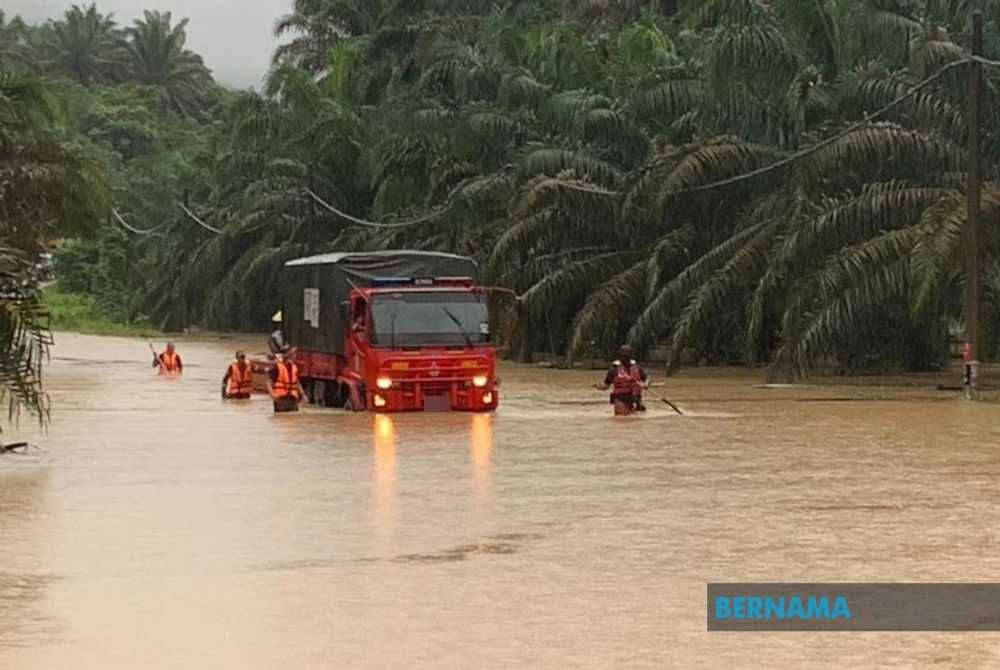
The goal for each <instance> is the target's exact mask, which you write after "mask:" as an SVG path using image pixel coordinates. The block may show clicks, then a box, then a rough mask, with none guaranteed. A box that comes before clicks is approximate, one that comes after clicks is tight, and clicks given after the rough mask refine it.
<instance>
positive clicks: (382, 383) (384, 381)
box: [375, 377, 392, 391]
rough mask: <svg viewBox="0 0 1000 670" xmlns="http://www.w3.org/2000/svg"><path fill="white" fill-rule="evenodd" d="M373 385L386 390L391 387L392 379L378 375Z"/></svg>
mask: <svg viewBox="0 0 1000 670" xmlns="http://www.w3.org/2000/svg"><path fill="white" fill-rule="evenodd" d="M375 386H377V387H379V388H380V389H382V390H383V391H386V390H388V389H391V388H392V380H391V379H389V378H388V377H379V378H378V379H376V380H375Z"/></svg>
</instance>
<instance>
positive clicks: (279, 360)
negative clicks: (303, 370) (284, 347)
mask: <svg viewBox="0 0 1000 670" xmlns="http://www.w3.org/2000/svg"><path fill="white" fill-rule="evenodd" d="M294 353H295V350H294V349H291V350H289V352H288V354H287V355H286V354H282V353H276V354H275V355H274V367H272V368H271V372H270V374H269V375H268V380H267V390H268V391H269V392H270V393H271V399H272V400H274V411H275V412H297V411H299V403H301V402H309V398H308V396H306V390H305V389H304V388H302V382H301V381H299V367H298V366H297V365H295V362H294V361H293V360H292V355H293V354H294Z"/></svg>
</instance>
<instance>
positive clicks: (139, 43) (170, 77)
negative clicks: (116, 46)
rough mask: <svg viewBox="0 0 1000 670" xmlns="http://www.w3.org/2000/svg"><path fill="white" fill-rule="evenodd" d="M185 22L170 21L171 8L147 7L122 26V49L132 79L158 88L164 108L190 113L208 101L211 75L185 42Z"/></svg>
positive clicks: (186, 114)
mask: <svg viewBox="0 0 1000 670" xmlns="http://www.w3.org/2000/svg"><path fill="white" fill-rule="evenodd" d="M187 24H188V20H187V19H184V20H182V21H180V22H178V23H176V24H173V23H172V16H171V13H170V12H151V11H147V12H145V13H144V15H143V18H142V19H136V20H135V21H134V22H133V24H132V26H131V27H129V28H127V29H126V30H125V34H126V36H127V40H126V43H125V49H126V52H127V56H128V67H129V73H130V78H131V79H132V80H133V81H135V82H137V83H139V84H142V85H145V86H151V87H153V88H155V89H156V90H158V91H159V92H160V99H161V101H162V104H163V107H164V109H169V110H171V111H174V112H177V113H178V114H181V115H183V116H193V115H196V114H198V113H199V112H201V111H202V110H204V109H205V108H206V107H207V106H208V105H209V103H210V93H211V90H212V76H211V72H210V71H209V70H208V68H206V67H205V64H204V63H203V62H202V59H201V56H199V55H197V54H195V53H194V52H192V51H189V50H188V49H186V48H185V46H184V45H185V42H186V40H187V34H186V32H185V29H186V28H187Z"/></svg>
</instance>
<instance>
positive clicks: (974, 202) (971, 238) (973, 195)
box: [964, 11, 983, 400]
mask: <svg viewBox="0 0 1000 670" xmlns="http://www.w3.org/2000/svg"><path fill="white" fill-rule="evenodd" d="M972 55H973V56H974V57H975V56H982V55H983V13H982V12H980V11H975V12H973V13H972ZM982 90H983V66H982V63H979V62H978V61H972V62H971V63H969V138H968V140H969V149H968V154H969V167H968V174H967V178H968V182H967V184H966V196H967V198H968V203H967V205H966V209H965V261H966V273H965V281H966V291H965V356H964V357H965V397H966V399H967V400H975V399H976V398H977V396H978V394H979V353H980V351H979V334H980V332H979V294H980V290H979V289H980V282H981V277H980V271H979V255H980V254H979V241H980V234H979V212H980V197H981V191H982V173H981V170H982V163H981V159H980V155H979V152H980V146H979V116H980V112H981V110H982V101H981V98H982Z"/></svg>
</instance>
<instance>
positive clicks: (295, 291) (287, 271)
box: [282, 251, 476, 354]
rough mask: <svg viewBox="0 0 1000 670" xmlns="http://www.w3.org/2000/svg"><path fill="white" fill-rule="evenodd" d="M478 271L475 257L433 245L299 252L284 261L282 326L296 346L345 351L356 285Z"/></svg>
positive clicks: (467, 273)
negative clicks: (301, 255)
mask: <svg viewBox="0 0 1000 670" xmlns="http://www.w3.org/2000/svg"><path fill="white" fill-rule="evenodd" d="M475 276H476V262H475V261H474V260H472V259H471V258H467V257H466V256H456V255H454V254H443V253H437V252H432V251H372V252H363V253H332V254H323V255H321V256H310V257H308V258H297V259H295V260H291V261H288V262H287V263H285V268H284V286H285V297H284V307H283V309H282V313H283V323H282V328H283V330H284V331H285V335H286V336H287V337H288V340H289V342H290V343H291V344H292V345H294V346H296V347H301V348H303V349H311V350H314V351H325V352H329V353H338V354H339V353H343V347H344V339H345V334H346V332H347V322H346V319H347V314H348V309H347V307H346V305H345V306H343V307H342V306H341V303H344V302H345V301H346V300H347V299H348V295H349V294H350V292H351V289H352V288H354V287H355V286H356V287H358V288H368V287H371V286H372V285H373V282H374V281H375V280H376V279H388V278H407V277H413V278H428V277H438V278H440V277H472V278H475Z"/></svg>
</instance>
